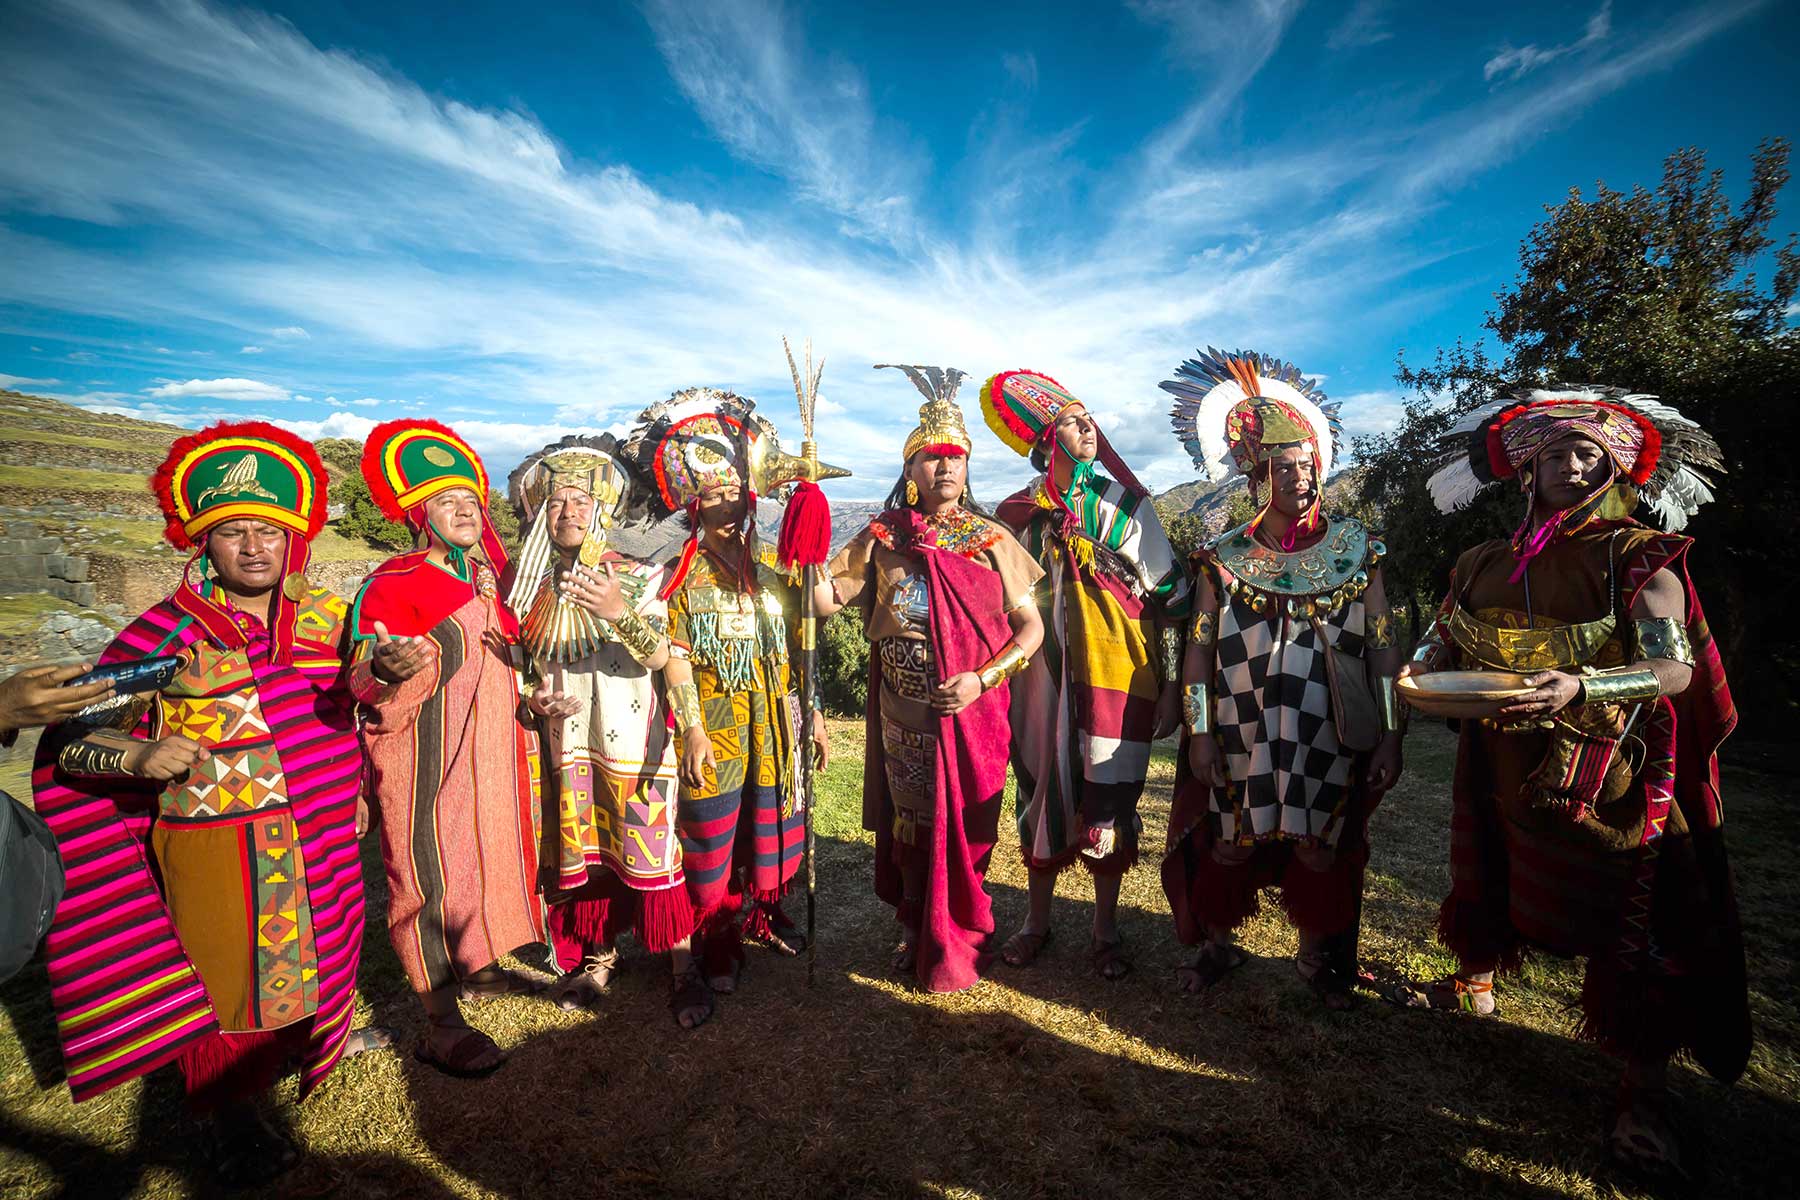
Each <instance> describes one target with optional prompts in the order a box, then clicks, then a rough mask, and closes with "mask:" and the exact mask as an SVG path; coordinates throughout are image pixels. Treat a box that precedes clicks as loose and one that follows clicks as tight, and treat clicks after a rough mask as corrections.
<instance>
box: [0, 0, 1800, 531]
mask: <svg viewBox="0 0 1800 1200" xmlns="http://www.w3.org/2000/svg"><path fill="white" fill-rule="evenodd" d="M1445 9H1449V10H1451V11H1449V12H1446V11H1444V10H1445ZM1797 48H1800V11H1796V6H1792V5H1783V4H1780V3H1777V2H1773V0H1763V2H1760V3H1759V2H1757V0H1739V2H1729V0H1721V2H1714V3H1704V4H1675V3H1649V4H1626V3H1616V4H1615V3H1611V2H1609V0H1593V2H1592V3H1577V4H1574V5H1569V4H1529V3H1528V4H1516V5H1479V6H1477V5H1450V6H1445V5H1438V4H1405V3H1400V2H1398V0H1394V2H1383V0H1350V2H1348V3H1343V4H1335V5H1333V4H1323V3H1312V4H1304V5H1303V4H1298V3H1292V2H1288V0H1198V2H1190V3H1183V2H1181V0H1122V2H1117V3H1108V2H1104V0H1092V2H1088V3H1079V4H1075V3H1071V4H1062V5H1056V4H1049V3H1035V4H1030V3H1020V4H1013V3H994V2H990V3H987V4H982V5H970V4H966V3H957V4H941V5H937V4H932V5H840V4H826V3H810V4H805V3H790V4H782V3H775V2H771V0H729V2H718V3H714V2H702V0H690V2H684V3H672V2H658V0H644V2H643V3H638V4H600V3H595V4H575V3H569V4H559V5H541V6H539V5H529V4H521V3H518V2H517V0H514V2H513V3H508V4H497V3H493V4H490V3H474V2H468V3H459V4H455V5H444V4H441V3H417V4H401V3H389V4H373V5H372V4H367V3H351V2H336V0H333V2H320V3H297V4H283V5H274V6H269V7H251V6H236V5H219V4H212V3H201V2H199V0H165V2H161V3H154V2H153V3H143V4H123V3H103V2H101V0H0V384H6V385H8V386H13V387H17V388H20V389H23V390H29V391H35V392H40V393H44V394H48V395H54V396H59V397H62V398H65V399H69V400H71V401H73V402H75V403H78V404H82V405H86V406H90V407H95V408H104V409H110V410H115V411H121V412H130V413H134V414H137V415H142V416H147V417H153V418H159V419H167V420H174V421H179V422H181V423H185V424H194V423H198V422H201V421H203V420H207V419H211V418H216V417H220V416H232V417H249V416H257V417H264V418H272V419H276V420H279V421H282V422H283V423H286V424H289V425H291V426H293V427H294V428H296V429H298V430H300V431H301V432H303V433H307V434H310V435H315V436H322V435H328V434H329V435H339V436H360V434H361V433H363V432H364V431H366V430H367V428H368V427H369V425H370V424H372V423H373V422H374V421H376V420H380V419H384V418H386V417H389V416H398V415H405V414H409V413H410V414H417V415H429V416H433V417H436V418H438V419H441V420H444V421H447V422H449V423H451V424H454V425H456V426H457V427H459V428H461V429H463V430H464V432H465V433H467V434H468V435H469V436H470V437H471V438H472V439H473V440H474V441H475V442H476V444H477V446H478V447H480V448H481V449H482V450H483V451H484V452H485V453H487V454H488V456H489V457H490V459H491V460H492V461H491V462H490V468H491V469H492V470H493V471H494V473H495V474H503V473H504V472H505V470H506V469H508V468H509V467H510V466H511V465H512V463H513V462H515V461H516V460H517V458H518V457H519V456H520V455H521V454H522V453H523V452H525V451H528V450H530V449H534V448H535V447H537V446H538V445H540V444H542V443H543V442H545V441H547V440H550V439H551V438H553V437H555V436H557V435H560V434H561V433H563V432H568V431H574V430H597V429H603V428H612V429H618V430H622V429H623V428H624V427H625V425H627V424H628V423H629V422H630V420H631V419H632V417H634V416H635V414H636V413H637V412H638V411H639V410H640V409H641V408H642V407H643V406H644V405H646V404H648V403H650V402H652V401H654V400H657V399H659V398H660V397H662V396H664V395H666V394H667V393H668V392H669V391H671V390H673V389H675V388H678V387H683V386H689V385H693V384H712V385H715V386H724V387H732V388H735V389H737V390H740V391H743V392H746V393H747V394H750V395H753V396H756V397H757V398H758V399H759V401H760V403H761V406H762V408H763V409H764V411H766V412H767V413H768V414H769V415H770V416H771V417H772V418H773V419H774V420H775V421H776V422H777V423H778V424H782V425H785V426H786V427H787V428H788V429H789V430H791V431H792V432H791V433H790V435H789V436H790V437H792V438H795V439H797V436H798V435H797V430H793V426H794V420H793V405H792V389H791V387H790V386H789V384H788V382H787V369H786V363H785V360H784V359H783V357H782V353H781V344H780V338H781V335H782V334H784V333H785V334H788V335H790V336H792V337H794V338H795V339H796V340H798V339H800V338H803V337H806V336H811V337H812V338H813V340H814V342H815V345H816V347H817V350H818V351H819V352H820V353H822V354H823V355H824V356H825V358H826V363H827V365H826V369H825V378H824V387H823V392H824V394H825V397H826V404H825V406H824V407H825V411H826V414H827V415H826V416H825V417H824V418H823V420H822V426H821V434H820V441H821V444H822V450H823V452H824V454H825V455H826V457H828V458H831V459H833V460H836V461H839V462H842V463H844V464H845V465H847V466H850V467H852V468H854V469H855V470H856V471H857V475H858V477H857V478H856V479H855V480H852V481H848V482H846V483H845V484H843V485H842V486H840V487H835V488H834V492H835V494H838V495H842V496H845V497H858V498H868V497H873V496H874V495H876V494H878V493H880V492H883V491H885V488H886V485H887V483H888V482H889V481H890V480H891V478H892V476H893V474H894V473H895V470H896V468H897V464H896V463H895V462H894V457H895V455H896V454H897V446H898V444H899V441H900V439H901V438H902V437H904V435H905V432H906V431H907V430H908V429H909V428H911V426H912V424H913V418H914V413H915V410H916V406H917V403H918V398H917V396H916V394H915V393H914V392H913V390H912V388H911V387H910V385H908V384H907V382H906V381H905V380H904V379H903V378H902V377H900V376H899V375H898V374H897V373H894V372H879V373H877V372H874V371H871V370H870V369H869V364H871V363H875V362H895V361H899V362H922V363H936V364H942V365H949V366H958V367H961V368H963V369H964V370H966V371H968V372H969V373H970V374H971V375H972V376H975V377H976V380H977V381H978V380H979V378H981V377H983V376H985V375H987V374H989V373H991V372H993V371H996V370H1001V369H1006V368H1014V367H1030V368H1033V369H1037V370H1041V371H1044V372H1046V373H1048V374H1051V375H1053V376H1056V377H1057V378H1058V379H1060V380H1061V381H1062V382H1063V383H1064V384H1065V385H1067V386H1068V387H1069V388H1070V389H1071V390H1073V391H1074V392H1075V393H1076V394H1077V395H1080V396H1083V397H1084V398H1086V399H1087V400H1088V401H1089V403H1090V405H1091V406H1092V407H1093V408H1094V409H1095V411H1096V412H1097V413H1099V414H1100V415H1101V418H1102V420H1103V421H1104V423H1105V424H1106V426H1107V428H1108V430H1109V433H1110V435H1111V437H1112V439H1113V441H1114V443H1115V445H1117V446H1118V447H1119V448H1120V449H1121V450H1122V451H1123V452H1124V453H1125V454H1126V455H1127V457H1129V458H1130V459H1131V460H1132V461H1133V462H1134V463H1136V464H1137V465H1138V466H1139V467H1140V474H1141V475H1143V476H1144V477H1145V478H1146V479H1147V481H1150V482H1152V483H1153V484H1155V485H1157V486H1159V487H1162V486H1169V485H1171V484H1174V483H1176V482H1180V481H1181V480H1183V479H1185V478H1188V477H1190V476H1191V474H1192V469H1191V466H1190V464H1189V463H1188V461H1187V459H1186V456H1185V455H1184V454H1183V453H1182V451H1181V450H1180V448H1179V446H1178V445H1177V444H1176V443H1175V441H1174V439H1173V437H1172V435H1171V434H1170V432H1169V428H1168V422H1167V418H1166V416H1165V415H1164V413H1165V410H1166V404H1165V399H1166V398H1165V397H1164V395H1163V394H1162V393H1161V392H1159V391H1158V390H1157V388H1156V384H1157V382H1158V381H1159V380H1161V379H1163V378H1166V377H1167V376H1168V374H1169V373H1170V371H1171V370H1172V369H1173V368H1174V366H1175V365H1176V364H1177V363H1178V362H1179V361H1180V359H1181V358H1183V357H1184V356H1185V355H1187V354H1189V353H1191V352H1192V351H1193V350H1194V349H1195V348H1196V347H1197V346H1201V345H1206V344H1213V345H1220V346H1228V347H1238V346H1243V347H1249V348H1255V349H1260V350H1264V351H1267V352H1270V353H1275V354H1278V355H1281V356H1283V357H1286V358H1289V359H1292V360H1293V361H1294V362H1296V363H1297V364H1299V366H1300V367H1301V368H1302V369H1303V370H1305V371H1307V372H1308V373H1310V374H1314V375H1319V376H1323V377H1324V386H1325V388H1326V390H1327V391H1328V392H1330V393H1331V394H1332V395H1333V396H1334V397H1336V398H1339V399H1342V400H1344V401H1345V418H1346V423H1347V424H1348V426H1349V427H1350V429H1351V430H1352V431H1367V430H1371V429H1379V428H1383V427H1385V426H1387V425H1389V424H1391V422H1392V421H1393V420H1394V419H1395V417H1396V416H1397V412H1398V403H1399V394H1398V392H1397V390H1396V388H1395V385H1394V383H1393V379H1392V376H1393V363H1394V356H1395V353H1396V351H1398V350H1400V349H1402V348H1405V349H1406V350H1407V351H1408V352H1409V354H1410V355H1411V356H1412V357H1414V358H1424V357H1427V356H1428V355H1429V353H1430V351H1431V350H1432V349H1433V348H1434V347H1436V346H1438V345H1440V344H1447V343H1449V342H1451V341H1453V340H1454V339H1455V338H1456V337H1457V336H1458V335H1472V334H1475V333H1478V332H1479V324H1480V319H1481V316H1482V314H1483V312H1484V311H1485V310H1486V309H1487V308H1488V307H1489V306H1490V304H1491V302H1492V293H1493V292H1494V291H1495V290H1497V289H1499V288H1501V287H1503V286H1505V285H1506V284H1507V282H1508V281H1509V280H1510V279H1511V278H1512V276H1513V274H1514V271H1515V270H1516V265H1517V252H1518V245H1519V242H1520V239H1521V238H1523V237H1524V235H1525V234H1526V233H1527V231H1528V230H1529V229H1530V227H1531V225H1532V224H1533V223H1534V222H1535V221H1536V220H1537V219H1539V217H1540V216H1541V213H1542V208H1543V206H1544V205H1546V204H1550V203H1554V202H1556V201H1557V200H1559V199H1560V198H1561V197H1562V196H1564V195H1565V194H1566V193H1567V192H1568V190H1569V189H1570V188H1571V187H1578V186H1579V187H1590V186H1591V185H1592V183H1593V181H1594V180H1596V179H1604V180H1605V181H1606V182H1607V183H1608V184H1610V185H1612V186H1615V187H1627V186H1629V185H1631V184H1633V183H1638V182H1642V183H1646V184H1653V183H1654V182H1655V180H1656V178H1657V177H1658V175H1659V173H1660V167H1661V161H1662V159H1663V157H1664V156H1665V155H1666V154H1667V153H1668V152H1669V151H1670V150H1672V149H1674V148H1676V147H1678V146H1683V145H1700V146H1703V147H1705V148H1706V149H1708V150H1709V151H1710V152H1711V154H1712V158H1713V163H1714V165H1715V166H1718V167H1721V168H1723V169H1724V170H1725V171H1726V173H1727V178H1728V180H1729V182H1730V185H1731V186H1732V187H1733V189H1734V191H1741V189H1742V187H1743V184H1744V179H1745V175H1746V167H1747V162H1748V157H1749V154H1750V153H1751V151H1752V150H1753V148H1754V147H1755V145H1756V143H1757V142H1758V141H1760V140H1761V139H1763V138H1765V137H1768V136H1771V135H1777V134H1793V133H1795V132H1797V131H1800V120H1797V117H1800V89H1796V88H1794V87H1793V86H1792V84H1791V82H1785V81H1790V80H1791V72H1792V58H1793V54H1794V51H1795V50H1796V49H1797ZM1772 81H1784V82H1778V83H1777V82H1772ZM1797 203H1800V200H1797V199H1796V198H1795V197H1793V196H1790V197H1789V206H1790V208H1789V212H1790V213H1792V212H1793V211H1795V210H1794V207H1793V206H1794V205H1795V204H1797ZM1794 225H1795V222H1793V221H1792V220H1789V219H1787V218H1786V217H1784V220H1783V230H1784V231H1785V230H1786V229H1790V228H1793V227H1794ZM1621 382H1629V381H1621ZM963 399H964V401H965V404H964V408H965V413H966V415H967V418H968V420H969V422H970V424H971V428H972V429H975V430H976V433H977V449H976V455H977V463H976V468H975V470H976V478H977V480H978V481H979V480H982V479H987V480H992V481H994V482H993V483H991V484H990V485H988V488H987V489H984V490H987V491H988V492H989V493H990V495H991V494H992V491H993V490H994V489H996V488H998V487H999V486H1001V484H1002V482H1005V483H1010V482H1012V481H1014V480H1017V479H1022V477H1023V475H1024V468H1023V464H1022V462H1021V461H1020V460H1018V459H1016V458H1014V457H1012V456H1011V455H1010V454H1009V453H1008V452H1006V451H1005V450H1004V449H1003V448H1002V447H1001V446H1000V444H999V443H998V442H997V441H996V440H995V439H993V438H992V437H991V436H990V435H988V434H987V433H986V431H985V430H982V429H980V428H979V426H980V419H979V414H978V412H977V410H976V397H975V391H974V387H973V386H972V385H965V392H964V397H963ZM984 464H985V465H984Z"/></svg>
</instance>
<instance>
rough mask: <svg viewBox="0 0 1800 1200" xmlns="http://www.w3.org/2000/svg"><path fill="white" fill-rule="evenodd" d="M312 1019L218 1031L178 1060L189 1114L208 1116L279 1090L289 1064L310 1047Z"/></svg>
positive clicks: (195, 1043) (186, 1051)
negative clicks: (251, 1029)
mask: <svg viewBox="0 0 1800 1200" xmlns="http://www.w3.org/2000/svg"><path fill="white" fill-rule="evenodd" d="M311 1025H312V1018H310V1017H309V1018H306V1019H305V1020H302V1021H298V1022H296V1023H295V1024H293V1025H288V1026H284V1027H283V1028H281V1029H259V1030H257V1031H255V1032H253V1033H221V1032H219V1031H217V1030H214V1031H213V1032H212V1033H209V1034H207V1035H206V1036H205V1037H203V1038H201V1039H199V1040H198V1041H196V1042H194V1043H192V1044H191V1045H189V1046H188V1048H187V1049H186V1050H183V1051H182V1052H181V1057H180V1058H178V1059H177V1060H176V1061H177V1063H179V1064H180V1067H181V1077H182V1081H183V1083H184V1084H185V1086H186V1091H187V1106H188V1110H189V1111H190V1112H193V1113H196V1114H199V1113H209V1112H216V1111H217V1110H219V1109H221V1108H224V1107H226V1106H227V1105H236V1104H242V1103H244V1102H246V1101H249V1100H253V1099H255V1098H256V1097H257V1096H260V1095H261V1094H262V1093H264V1092H266V1091H268V1090H269V1089H270V1088H271V1087H273V1086H274V1084H275V1081H276V1080H277V1079H279V1078H280V1077H281V1072H282V1068H283V1067H285V1066H286V1065H287V1063H288V1060H289V1059H290V1058H291V1057H293V1056H294V1055H296V1054H298V1053H299V1052H300V1051H302V1050H304V1049H305V1047H306V1041H307V1037H308V1031H309V1029H310V1027H311Z"/></svg>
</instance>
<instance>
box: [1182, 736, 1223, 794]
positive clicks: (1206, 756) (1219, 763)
mask: <svg viewBox="0 0 1800 1200" xmlns="http://www.w3.org/2000/svg"><path fill="white" fill-rule="evenodd" d="M1188 767H1189V768H1190V769H1191V770H1192V771H1193V772H1194V778H1195V779H1198V780H1199V781H1200V782H1201V783H1203V784H1205V785H1206V786H1207V787H1215V788H1222V787H1224V786H1225V756H1224V754H1223V753H1221V752H1220V750H1219V742H1218V739H1217V738H1215V737H1213V735H1212V734H1210V733H1197V734H1194V735H1192V736H1191V737H1189V738H1188Z"/></svg>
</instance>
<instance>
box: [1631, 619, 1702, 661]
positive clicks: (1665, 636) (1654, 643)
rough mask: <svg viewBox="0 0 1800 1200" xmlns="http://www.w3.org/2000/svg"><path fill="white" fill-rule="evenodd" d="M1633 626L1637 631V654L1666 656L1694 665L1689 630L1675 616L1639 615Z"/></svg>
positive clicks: (1656, 656)
mask: <svg viewBox="0 0 1800 1200" xmlns="http://www.w3.org/2000/svg"><path fill="white" fill-rule="evenodd" d="M1631 624H1632V627H1633V628H1634V629H1635V630H1636V632H1637V656H1638V658H1640V659H1645V658H1666V659H1668V660H1670V661H1671V662H1678V663H1682V664H1684V665H1685V666H1690V667H1691V666H1693V665H1694V647H1693V645H1692V643H1690V642H1689V641H1688V635H1687V630H1686V629H1683V628H1682V626H1681V622H1680V621H1677V620H1676V619H1675V618H1674V617H1639V618H1638V619H1637V620H1635V621H1633V622H1632V623H1631Z"/></svg>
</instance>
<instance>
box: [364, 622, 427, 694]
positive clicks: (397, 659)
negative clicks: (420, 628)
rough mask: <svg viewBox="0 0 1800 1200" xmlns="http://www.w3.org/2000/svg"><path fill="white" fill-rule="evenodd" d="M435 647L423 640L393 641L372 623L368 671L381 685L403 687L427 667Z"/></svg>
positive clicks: (413, 638) (376, 624) (408, 638)
mask: <svg viewBox="0 0 1800 1200" xmlns="http://www.w3.org/2000/svg"><path fill="white" fill-rule="evenodd" d="M436 653H437V647H436V646H434V645H433V644H432V643H431V642H429V641H426V640H425V639H424V638H419V637H394V636H393V635H391V634H390V633H388V629H387V626H386V625H383V624H382V623H381V622H380V621H377V622H375V658H374V661H373V662H372V663H371V664H370V668H371V669H372V670H373V671H374V672H375V678H377V679H379V680H381V681H382V682H383V683H405V682H406V681H407V680H408V679H411V678H412V677H413V676H414V675H417V674H418V673H419V672H420V671H423V670H424V669H425V668H426V667H428V666H430V665H431V659H432V656H433V655H435V654H436Z"/></svg>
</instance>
